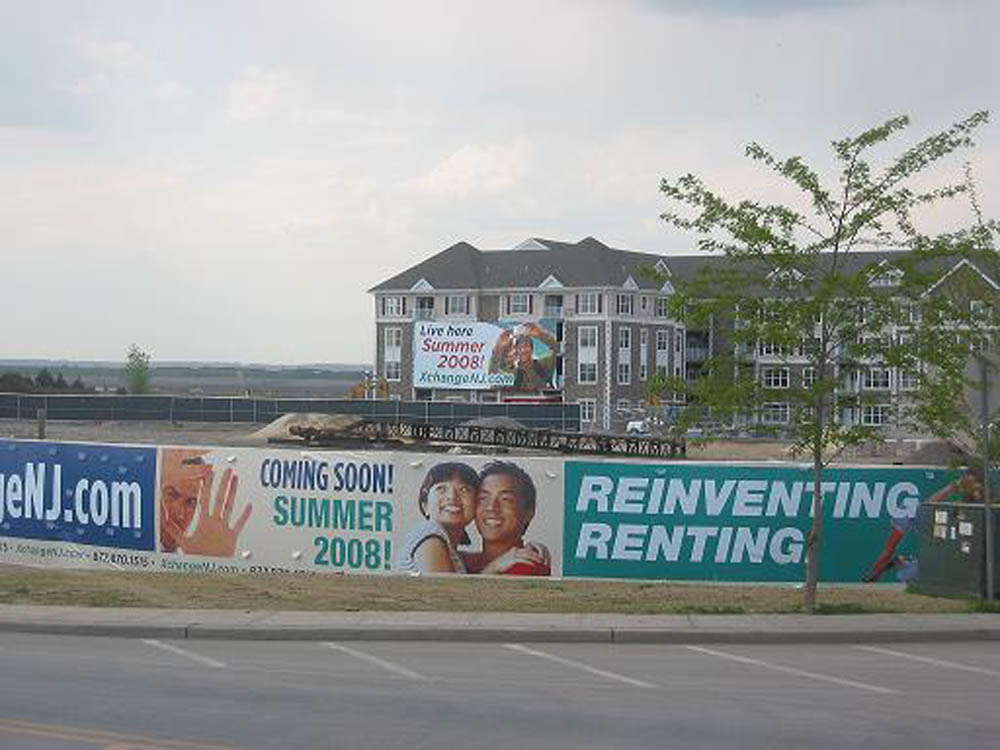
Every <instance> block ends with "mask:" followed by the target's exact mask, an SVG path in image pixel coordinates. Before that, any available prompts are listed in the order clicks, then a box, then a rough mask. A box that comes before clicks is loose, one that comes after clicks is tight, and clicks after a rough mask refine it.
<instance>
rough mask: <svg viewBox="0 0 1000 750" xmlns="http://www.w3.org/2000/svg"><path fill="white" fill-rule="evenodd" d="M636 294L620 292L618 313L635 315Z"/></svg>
mask: <svg viewBox="0 0 1000 750" xmlns="http://www.w3.org/2000/svg"><path fill="white" fill-rule="evenodd" d="M634 304H635V296H634V295H632V294H619V295H618V314H619V315H634V314H635V307H634Z"/></svg>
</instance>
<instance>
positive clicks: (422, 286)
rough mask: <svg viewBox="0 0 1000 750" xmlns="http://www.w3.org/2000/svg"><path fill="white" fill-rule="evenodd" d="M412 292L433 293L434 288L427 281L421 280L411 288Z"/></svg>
mask: <svg viewBox="0 0 1000 750" xmlns="http://www.w3.org/2000/svg"><path fill="white" fill-rule="evenodd" d="M410 291H411V292H433V291H435V289H434V287H433V286H432V285H431V282H429V281H428V280H427V279H420V281H418V282H417V283H416V284H414V285H413V286H411V287H410Z"/></svg>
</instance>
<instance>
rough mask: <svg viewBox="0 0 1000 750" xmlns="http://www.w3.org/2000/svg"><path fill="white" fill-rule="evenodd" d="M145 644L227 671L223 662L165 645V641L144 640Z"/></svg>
mask: <svg viewBox="0 0 1000 750" xmlns="http://www.w3.org/2000/svg"><path fill="white" fill-rule="evenodd" d="M142 642H143V643H148V644H149V645H150V646H155V647H156V648H159V649H163V650H164V651H169V652H170V653H172V654H177V655H178V656H186V657H187V658H188V659H193V660H194V661H197V662H201V663H202V664H207V665H208V666H210V667H215V668H216V669H225V668H226V665H225V664H223V663H222V662H221V661H216V660H215V659H209V658H208V657H207V656H202V655H201V654H196V653H194V652H193V651H187V650H185V649H183V648H178V647H177V646H172V645H170V644H169V643H164V642H163V641H157V640H154V639H152V638H144V639H143V641H142Z"/></svg>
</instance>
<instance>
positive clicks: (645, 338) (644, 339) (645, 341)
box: [639, 328, 649, 354]
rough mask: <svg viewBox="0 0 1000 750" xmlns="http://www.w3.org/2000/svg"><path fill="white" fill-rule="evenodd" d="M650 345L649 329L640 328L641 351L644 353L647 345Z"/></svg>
mask: <svg viewBox="0 0 1000 750" xmlns="http://www.w3.org/2000/svg"><path fill="white" fill-rule="evenodd" d="M647 346H649V331H647V330H646V329H645V328H640V329H639V351H641V352H642V353H643V354H645V353H646V347H647Z"/></svg>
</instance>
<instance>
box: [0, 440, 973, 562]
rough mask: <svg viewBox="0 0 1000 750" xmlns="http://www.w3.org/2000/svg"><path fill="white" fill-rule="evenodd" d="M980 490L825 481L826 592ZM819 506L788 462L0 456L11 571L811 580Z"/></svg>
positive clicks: (835, 475)
mask: <svg viewBox="0 0 1000 750" xmlns="http://www.w3.org/2000/svg"><path fill="white" fill-rule="evenodd" d="M977 481H979V484H978V485H977ZM977 486H978V487H979V490H978V491H979V492H980V493H981V487H982V485H981V477H980V479H979V480H977V479H976V477H975V476H974V472H966V473H965V474H962V475H960V474H959V472H957V471H953V470H947V469H927V468H907V467H850V468H831V469H828V470H826V471H824V475H823V484H822V492H823V497H824V509H825V514H826V519H825V532H824V533H825V536H824V539H823V545H822V549H823V553H822V561H821V567H822V570H821V579H822V580H824V581H861V580H862V579H868V580H877V579H878V578H880V577H881V576H882V575H883V574H885V575H886V579H887V580H891V579H892V577H893V574H894V575H895V576H898V577H902V576H903V573H904V571H906V572H907V575H912V574H913V573H915V570H916V566H915V563H914V564H911V563H913V560H912V558H913V551H914V549H915V548H916V540H915V539H914V538H913V536H914V535H913V534H909V533H908V532H909V531H910V530H911V528H912V527H913V526H914V519H915V517H916V514H917V511H918V508H919V506H920V505H921V503H922V502H924V501H925V500H934V501H941V500H945V499H952V500H955V499H963V498H964V499H966V500H968V499H970V497H971V499H973V500H974V499H975V493H976V492H977V489H976V487H977ZM970 493H971V494H970ZM812 496H813V484H812V472H811V469H810V468H808V467H800V466H793V465H787V464H786V465H774V464H770V465H738V464H708V463H693V462H692V463H654V462H644V461H633V462H625V461H599V460H594V461H576V460H565V459H563V458H558V457H550V458H521V457H517V458H512V459H509V460H508V458H507V457H504V458H503V459H502V460H498V459H497V458H496V457H489V456H464V455H463V456H451V455H446V454H419V453H409V452H407V453H396V452H378V451H368V452H330V451H308V452H307V451H300V450H287V449H280V448H274V449H267V448H265V449H260V448H192V447H161V448H152V447H129V446H115V445H90V444H82V443H80V444H73V443H68V444H67V443H50V442H38V441H27V440H26V441H19V440H0V561H6V562H19V563H28V564H47V565H61V566H74V567H81V566H83V567H115V568H132V569H146V570H169V571H181V572H185V571H204V572H213V571H216V572H248V573H255V572H343V573H368V574H393V573H396V574H410V575H414V574H438V573H458V574H469V575H477V574H478V575H536V576H565V577H594V578H623V579H629V578H632V579H661V580H671V579H672V580H715V581H800V580H802V579H803V576H804V565H805V547H806V539H807V536H808V534H809V529H810V526H811V523H812V517H811V512H812ZM980 497H981V495H980ZM904 563H905V565H904Z"/></svg>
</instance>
